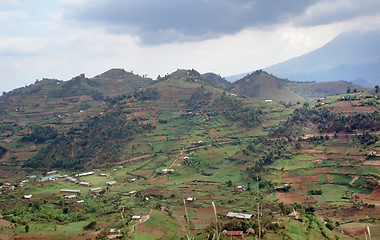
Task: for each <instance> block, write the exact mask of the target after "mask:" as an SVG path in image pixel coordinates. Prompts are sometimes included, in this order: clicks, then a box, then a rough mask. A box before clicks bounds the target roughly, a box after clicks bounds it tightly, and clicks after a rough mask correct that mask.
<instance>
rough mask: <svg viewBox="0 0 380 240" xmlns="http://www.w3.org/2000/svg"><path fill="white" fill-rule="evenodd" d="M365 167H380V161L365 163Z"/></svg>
mask: <svg viewBox="0 0 380 240" xmlns="http://www.w3.org/2000/svg"><path fill="white" fill-rule="evenodd" d="M363 165H366V166H380V160H374V161H365V162H364V163H363Z"/></svg>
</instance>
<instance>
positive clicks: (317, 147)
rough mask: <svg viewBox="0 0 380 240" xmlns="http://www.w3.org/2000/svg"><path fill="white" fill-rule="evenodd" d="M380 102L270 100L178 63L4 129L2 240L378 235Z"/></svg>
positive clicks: (350, 97)
mask: <svg viewBox="0 0 380 240" xmlns="http://www.w3.org/2000/svg"><path fill="white" fill-rule="evenodd" d="M260 74H261V73H260ZM379 103H380V99H379V96H378V95H375V94H370V93H362V92H360V93H359V92H358V93H353V94H345V95H340V96H334V97H329V98H326V99H320V100H319V101H318V102H316V104H315V105H311V106H310V105H309V104H307V103H305V104H277V103H264V101H262V100H257V99H254V98H250V97H247V96H240V95H239V94H236V93H232V92H228V91H226V89H220V88H215V87H214V83H213V82H212V81H210V79H209V78H205V77H204V76H203V75H201V74H199V73H198V72H196V71H195V70H178V71H176V72H174V73H172V74H170V75H167V76H165V77H163V78H160V79H158V80H157V81H155V82H154V83H153V84H152V85H150V86H147V87H144V88H142V89H136V90H133V91H131V92H129V93H125V94H120V95H116V96H113V97H108V98H105V99H104V101H99V104H94V105H93V106H91V107H90V108H88V109H87V110H84V111H83V112H80V111H78V112H77V113H76V114H77V116H78V117H77V118H76V119H75V121H71V122H70V123H69V124H67V125H65V123H64V122H55V123H54V124H53V123H51V122H50V121H52V120H53V119H54V117H49V116H46V118H45V120H44V121H43V122H41V123H40V124H37V123H36V122H34V125H26V126H22V125H18V124H16V125H15V124H13V123H12V122H9V123H6V124H3V125H2V128H1V132H2V135H1V140H2V141H1V146H2V147H3V148H4V149H0V150H1V151H0V154H1V155H0V161H1V163H2V164H3V165H2V166H1V171H2V172H1V173H2V175H1V176H2V186H3V187H2V195H1V196H0V209H2V210H1V212H0V214H2V216H3V218H4V226H5V225H7V226H11V227H2V226H0V237H1V238H17V239H28V238H32V237H38V236H41V235H43V236H44V237H46V238H50V239H53V238H77V239H87V238H95V237H96V236H98V238H102V237H103V238H104V236H105V235H108V234H109V235H110V236H111V235H112V236H115V235H118V234H120V235H122V236H124V237H125V238H126V239H128V238H134V239H181V238H191V237H194V239H230V238H231V237H232V236H230V235H229V234H240V235H241V236H242V237H243V238H244V239H255V238H256V239H258V238H260V239H283V238H288V239H352V238H358V239H365V238H366V237H368V231H367V227H369V228H370V232H371V234H372V239H376V238H377V237H380V232H379V231H378V229H379V225H380V222H379V217H380V208H379V198H378V195H379V191H380V188H379V186H378V181H379V178H380V171H379V170H380V169H379V168H380V167H379V166H380V165H379V164H378V162H379V161H380V157H379V153H380V142H379V136H378V135H379V130H380V116H379ZM9 116H10V115H6V114H5V115H2V117H3V119H6V117H9ZM65 126H66V127H65ZM28 154H29V155H28ZM12 164H13V165H12ZM22 166H23V167H22ZM50 170H56V171H58V172H57V174H60V176H54V177H49V176H51V175H52V174H55V173H49V174H51V175H48V171H50ZM80 173H86V174H83V175H80ZM33 175H35V176H33ZM65 175H67V176H65ZM31 176H33V177H32V178H31ZM43 177H45V178H43ZM67 177H69V178H67ZM70 177H71V178H70ZM49 178H54V179H55V180H49ZM44 179H45V180H44ZM73 179H77V181H75V180H73ZM23 180H28V181H23ZM6 183H9V184H6ZM87 183H88V184H87ZM89 184H90V185H89ZM15 185H16V186H17V188H15V189H14V190H11V188H12V186H15ZM20 185H22V186H23V187H22V188H21V187H19V186H20ZM98 188H100V189H98ZM61 189H74V190H80V191H81V192H80V193H76V194H75V196H74V197H72V195H73V194H72V193H70V194H69V193H66V192H65V191H61ZM25 195H32V197H31V198H30V199H23V197H24V196H25ZM65 195H66V198H65ZM68 196H71V197H69V198H68ZM78 201H79V202H78ZM213 206H215V208H214V207H213ZM229 212H232V214H231V213H230V214H228V213H229ZM234 213H238V214H237V215H238V216H245V215H242V214H247V215H250V217H249V219H241V218H240V219H239V218H237V219H233V218H230V217H231V216H236V214H234ZM138 216H139V218H138ZM12 223H14V224H15V225H13V227H12ZM26 226H28V227H26ZM26 229H28V230H26ZM110 229H116V230H120V233H116V234H110ZM224 230H226V231H227V232H226V231H224ZM40 234H41V235H40ZM365 234H367V235H365Z"/></svg>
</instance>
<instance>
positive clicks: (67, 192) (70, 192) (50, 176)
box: [0, 166, 138, 203]
mask: <svg viewBox="0 0 380 240" xmlns="http://www.w3.org/2000/svg"><path fill="white" fill-rule="evenodd" d="M121 168H122V166H119V167H118V169H121ZM116 170H117V169H114V171H116ZM94 174H95V172H93V171H91V172H84V173H79V174H76V175H75V178H74V177H70V176H68V175H61V174H59V173H58V172H57V171H49V172H47V173H46V176H43V177H41V178H40V180H38V183H44V182H54V181H56V180H57V179H63V178H64V179H66V180H67V181H69V182H72V183H76V184H78V185H80V186H83V187H93V184H91V183H89V182H85V181H80V180H78V179H79V178H81V177H86V176H91V175H94ZM98 176H99V177H107V178H108V177H110V175H109V174H106V173H99V174H98ZM33 179H37V175H32V176H27V179H26V180H23V181H21V182H20V183H18V184H11V183H4V184H3V185H2V186H0V194H2V191H11V190H15V189H16V188H17V187H22V186H23V185H24V184H26V183H28V182H30V180H33ZM137 180H138V178H132V179H130V180H129V181H131V182H135V181H137ZM116 185H117V182H116V181H108V182H106V186H107V187H112V186H116ZM89 191H90V192H93V193H96V192H100V191H102V188H101V187H96V188H90V189H89ZM135 192H136V191H135ZM60 193H62V194H63V196H64V199H65V200H70V199H77V197H78V196H80V195H81V194H82V190H77V189H61V190H60ZM32 197H33V195H32V194H25V195H23V198H24V199H31V198H32ZM77 202H78V203H83V202H84V200H78V201H77Z"/></svg>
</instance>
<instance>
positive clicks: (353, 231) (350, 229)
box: [343, 227, 367, 235]
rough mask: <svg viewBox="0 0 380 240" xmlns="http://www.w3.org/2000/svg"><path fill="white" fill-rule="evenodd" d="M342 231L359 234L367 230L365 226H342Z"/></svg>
mask: <svg viewBox="0 0 380 240" xmlns="http://www.w3.org/2000/svg"><path fill="white" fill-rule="evenodd" d="M343 232H344V233H345V234H349V235H361V234H364V233H366V232H367V229H366V228H363V227H361V228H343Z"/></svg>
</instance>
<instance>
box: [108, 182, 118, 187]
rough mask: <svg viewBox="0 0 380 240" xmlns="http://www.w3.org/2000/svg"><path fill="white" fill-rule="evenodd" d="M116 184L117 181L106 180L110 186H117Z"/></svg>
mask: <svg viewBox="0 0 380 240" xmlns="http://www.w3.org/2000/svg"><path fill="white" fill-rule="evenodd" d="M116 184H117V182H116V181H110V182H106V185H107V186H109V187H112V186H115V185H116Z"/></svg>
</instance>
